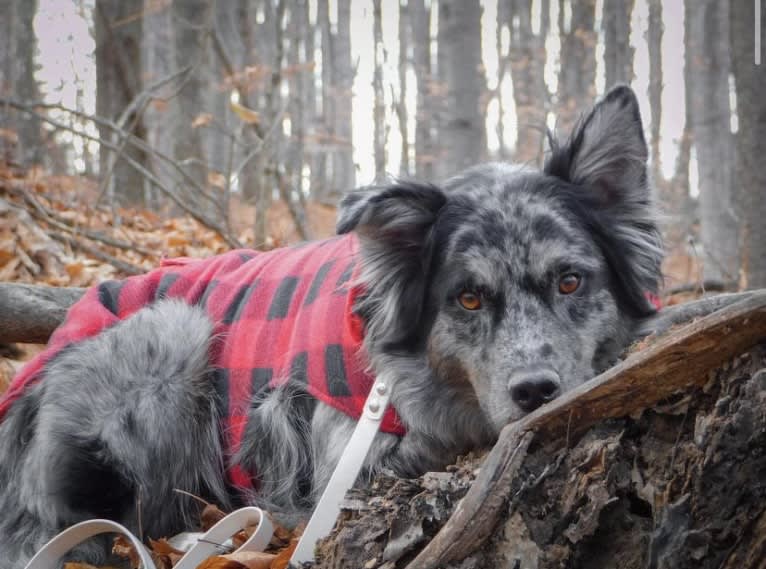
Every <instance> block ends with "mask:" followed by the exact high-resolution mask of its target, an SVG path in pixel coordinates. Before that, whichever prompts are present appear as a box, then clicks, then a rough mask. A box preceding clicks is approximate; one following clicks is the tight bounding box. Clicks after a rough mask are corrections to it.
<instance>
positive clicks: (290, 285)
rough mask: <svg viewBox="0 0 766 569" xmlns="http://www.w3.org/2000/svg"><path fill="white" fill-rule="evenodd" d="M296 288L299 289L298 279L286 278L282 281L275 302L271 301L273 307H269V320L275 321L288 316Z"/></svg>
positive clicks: (275, 295)
mask: <svg viewBox="0 0 766 569" xmlns="http://www.w3.org/2000/svg"><path fill="white" fill-rule="evenodd" d="M296 288H298V277H285V278H283V279H282V281H281V282H280V283H279V286H278V287H277V291H276V292H275V293H274V300H272V301H271V306H269V314H268V316H267V320H275V319H277V318H284V317H285V316H287V313H288V311H289V310H290V302H292V300H293V295H294V294H295V289H296Z"/></svg>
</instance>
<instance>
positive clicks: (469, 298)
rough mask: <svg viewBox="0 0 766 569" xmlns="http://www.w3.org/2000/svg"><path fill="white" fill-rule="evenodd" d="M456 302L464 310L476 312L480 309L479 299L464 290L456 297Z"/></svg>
mask: <svg viewBox="0 0 766 569" xmlns="http://www.w3.org/2000/svg"><path fill="white" fill-rule="evenodd" d="M457 301H458V302H459V303H460V306H462V307H463V308H465V309H466V310H478V309H479V308H481V298H480V297H479V295H478V294H476V293H475V292H471V291H468V290H464V291H463V292H461V293H460V294H459V295H458V296H457Z"/></svg>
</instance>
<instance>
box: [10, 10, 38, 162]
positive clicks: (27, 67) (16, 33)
mask: <svg viewBox="0 0 766 569" xmlns="http://www.w3.org/2000/svg"><path fill="white" fill-rule="evenodd" d="M36 12H37V0H26V1H24V2H19V1H18V0H0V13H2V14H3V19H2V24H0V30H1V31H2V38H0V92H2V93H3V94H6V95H8V94H13V96H14V97H16V98H18V99H19V100H21V101H39V100H40V91H39V89H38V86H37V81H36V80H35V62H34V55H35V50H36V47H37V41H36V39H35V37H36V36H35V31H34V27H33V25H32V24H33V21H34V17H35V13H36ZM41 126H42V125H41V123H40V120H39V119H38V118H36V117H34V116H30V115H26V114H22V113H20V112H18V111H12V110H11V109H6V108H3V109H0V129H2V134H0V160H2V159H4V160H7V161H8V162H15V161H18V162H20V163H21V164H23V165H25V166H30V165H32V164H35V163H40V162H41V160H42V158H43V151H44V148H43V140H42V135H41V130H40V128H41Z"/></svg>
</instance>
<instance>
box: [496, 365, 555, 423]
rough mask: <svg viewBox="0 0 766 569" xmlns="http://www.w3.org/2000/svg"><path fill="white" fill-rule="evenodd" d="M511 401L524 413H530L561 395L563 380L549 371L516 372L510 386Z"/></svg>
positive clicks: (528, 370)
mask: <svg viewBox="0 0 766 569" xmlns="http://www.w3.org/2000/svg"><path fill="white" fill-rule="evenodd" d="M508 388H509V389H510V391H511V399H512V400H513V402H514V403H516V405H518V406H519V407H520V408H521V409H522V411H525V412H527V413H529V412H530V411H534V410H535V409H537V408H538V407H539V406H540V405H542V404H543V403H547V402H548V401H551V400H553V399H555V398H556V397H558V396H559V394H560V393H561V379H560V378H559V376H558V374H557V373H556V372H555V371H553V370H549V369H527V370H520V371H516V372H515V373H513V374H512V375H511V380H510V382H509V384H508Z"/></svg>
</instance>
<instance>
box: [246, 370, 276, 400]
mask: <svg viewBox="0 0 766 569" xmlns="http://www.w3.org/2000/svg"><path fill="white" fill-rule="evenodd" d="M272 377H274V370H273V369H271V368H270V367H257V368H254V369H253V372H252V375H251V379H250V388H251V391H250V393H251V394H252V395H257V394H259V393H260V392H261V391H264V390H266V389H268V387H269V383H271V378H272Z"/></svg>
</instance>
